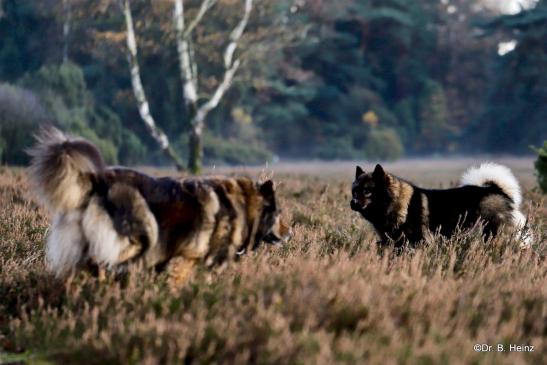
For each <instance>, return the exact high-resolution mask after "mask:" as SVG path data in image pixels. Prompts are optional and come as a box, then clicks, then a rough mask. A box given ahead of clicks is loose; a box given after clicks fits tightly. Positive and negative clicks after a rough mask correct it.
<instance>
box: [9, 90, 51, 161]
mask: <svg viewBox="0 0 547 365" xmlns="http://www.w3.org/2000/svg"><path fill="white" fill-rule="evenodd" d="M47 120H48V115H47V112H46V110H45V109H44V108H43V107H42V105H41V103H40V101H39V100H38V98H37V97H36V96H35V95H34V94H33V93H32V92H30V91H28V90H25V89H22V88H20V87H17V86H14V85H10V84H0V156H1V161H2V163H8V164H24V163H27V161H28V156H27V155H26V154H25V153H24V149H25V148H27V147H30V146H31V144H32V134H33V132H35V131H36V130H37V127H38V126H39V125H40V124H43V123H46V122H47Z"/></svg>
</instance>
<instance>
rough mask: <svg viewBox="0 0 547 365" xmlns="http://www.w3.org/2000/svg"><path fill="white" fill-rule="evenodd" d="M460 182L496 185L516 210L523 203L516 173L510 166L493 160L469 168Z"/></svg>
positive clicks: (464, 183) (476, 184)
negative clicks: (514, 173)
mask: <svg viewBox="0 0 547 365" xmlns="http://www.w3.org/2000/svg"><path fill="white" fill-rule="evenodd" d="M460 183H461V185H475V186H487V185H496V186H497V187H498V188H500V189H501V191H503V192H504V194H505V195H507V196H508V197H509V198H510V199H511V201H512V203H513V209H514V210H518V209H519V207H520V204H521V203H522V193H521V190H520V185H519V183H518V181H517V179H516V178H515V175H513V173H512V172H511V170H510V169H509V168H508V167H505V166H502V165H498V164H496V163H493V162H486V163H483V164H481V165H480V166H478V167H476V166H473V167H471V168H469V169H468V170H467V171H466V172H464V174H463V175H462V177H461V180H460Z"/></svg>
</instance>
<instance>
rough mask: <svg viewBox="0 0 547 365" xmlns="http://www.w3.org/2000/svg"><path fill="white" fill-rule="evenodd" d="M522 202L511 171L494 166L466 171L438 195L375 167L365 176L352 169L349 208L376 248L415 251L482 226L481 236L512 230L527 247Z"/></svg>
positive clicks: (357, 169)
mask: <svg viewBox="0 0 547 365" xmlns="http://www.w3.org/2000/svg"><path fill="white" fill-rule="evenodd" d="M521 201H522V195H521V191H520V187H519V184H518V182H517V180H516V179H515V177H514V176H513V174H512V173H511V171H510V170H509V169H508V168H507V167H505V166H501V165H497V164H494V163H485V164H482V165H480V166H479V167H473V168H470V169H469V170H467V171H466V172H465V173H464V175H463V176H462V179H461V186H460V187H456V188H453V189H441V190H430V189H422V188H419V187H417V186H415V185H413V184H411V183H409V182H407V181H405V180H403V179H400V178H398V177H396V176H394V175H392V174H389V173H386V172H385V171H384V169H383V168H382V166H380V165H376V168H375V169H374V171H372V172H368V173H366V172H365V171H363V169H362V168H361V167H359V166H357V168H356V172H355V181H354V182H353V186H352V200H351V203H350V206H351V209H352V210H354V211H356V212H359V213H361V215H362V216H363V217H364V218H365V219H366V220H368V221H369V222H370V223H372V225H373V226H374V228H375V230H376V232H377V233H378V235H379V236H380V242H379V243H381V244H388V243H393V244H394V245H395V246H396V247H399V246H401V245H403V244H404V243H405V242H406V241H407V242H409V243H410V244H413V245H415V244H416V243H418V242H419V241H421V240H423V239H424V238H426V237H427V235H428V234H429V233H432V232H440V233H441V234H442V235H444V236H447V237H450V236H452V235H453V234H454V232H455V231H456V229H457V228H458V227H461V228H469V227H472V226H473V225H474V224H476V223H477V221H479V220H482V221H483V222H484V234H485V235H486V236H495V235H496V234H498V233H499V232H500V230H502V228H507V229H511V228H512V229H513V230H516V231H517V232H518V235H519V239H520V240H521V242H522V243H521V245H522V246H523V247H526V246H529V245H530V243H531V242H530V241H531V237H530V236H527V235H526V234H525V233H524V226H525V224H526V219H525V217H524V215H523V214H522V213H521V212H520V211H519V206H520V203H521Z"/></svg>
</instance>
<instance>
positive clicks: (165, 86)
mask: <svg viewBox="0 0 547 365" xmlns="http://www.w3.org/2000/svg"><path fill="white" fill-rule="evenodd" d="M546 2H547V1H546V0H540V1H538V2H537V4H536V5H535V7H533V8H532V9H529V10H526V11H523V12H521V13H519V14H515V15H509V16H501V17H499V16H493V13H492V12H487V11H479V10H477V9H479V8H480V7H477V5H478V4H479V3H481V2H480V0H471V1H468V2H465V1H462V0H458V1H457V2H456V3H455V2H452V1H451V2H450V3H446V4H445V2H434V3H432V2H430V1H427V0H416V1H410V0H385V1H378V0H340V2H327V1H315V2H305V4H304V3H302V4H295V3H294V1H292V0H279V1H275V2H266V1H263V2H257V3H256V8H255V10H256V11H254V12H253V15H252V17H251V19H250V22H249V24H248V27H247V29H246V32H245V36H244V37H243V39H242V42H241V44H240V47H239V48H238V55H241V56H243V60H244V61H245V62H244V67H241V68H240V69H239V70H238V74H237V77H236V79H235V80H234V83H233V85H232V87H231V88H230V90H229V91H228V92H227V93H226V94H225V96H224V98H223V100H222V102H221V104H220V105H219V107H218V108H216V109H215V110H214V111H213V112H212V113H210V114H209V115H208V117H207V130H208V133H209V136H210V137H211V138H214V140H215V141H217V142H219V143H220V144H216V143H215V144H213V145H211V146H209V147H207V150H206V155H205V156H204V157H205V160H208V159H209V161H214V162H215V163H217V162H221V160H223V162H228V161H232V162H233V161H238V163H242V162H243V161H250V160H253V158H244V157H241V155H244V154H246V152H243V149H244V148H243V147H239V146H246V147H245V148H247V146H253V147H252V149H253V151H254V152H252V153H250V154H251V155H252V156H254V155H260V156H261V157H260V158H258V159H257V161H261V160H263V158H264V157H266V155H268V154H269V155H271V154H275V155H279V156H280V157H281V158H325V159H352V158H361V157H362V156H363V155H364V154H366V155H367V156H370V158H377V157H372V156H375V155H374V153H375V152H374V151H371V150H369V148H370V147H368V146H369V145H370V144H371V141H373V143H372V144H374V143H376V142H374V141H376V140H378V139H380V140H382V139H385V138H386V134H385V133H386V131H389V132H387V133H388V134H387V135H390V136H391V137H392V134H393V133H396V134H397V139H398V140H399V141H400V142H401V143H402V145H403V150H404V151H405V152H407V153H409V154H430V153H451V152H461V151H460V150H458V148H461V146H467V147H468V148H469V149H474V150H476V151H483V150H488V151H494V152H502V151H504V152H519V153H521V152H522V153H527V152H529V150H528V149H527V146H528V145H530V144H535V145H539V144H540V143H542V142H543V140H545V139H547V129H545V128H544V127H543V124H544V121H545V120H546V119H547V109H546V108H547V107H546V106H545V103H544V102H543V100H546V99H547V94H546V92H545V90H547V88H546V87H545V85H547V73H545V72H544V70H545V65H546V64H547V50H546V49H545V45H544V44H545V42H544V40H545V39H546V38H547V30H546V28H547V25H546V24H547V10H546V9H547V6H546V5H545V4H546ZM0 4H1V6H2V9H1V10H2V14H3V16H2V17H0V35H1V38H2V42H1V43H0V79H2V80H7V81H8V82H11V83H17V84H18V85H21V86H23V87H24V88H26V89H29V90H31V91H32V92H33V93H35V94H36V95H38V97H39V100H40V103H41V104H43V106H44V108H45V109H46V111H47V113H48V114H49V117H50V118H51V119H53V120H55V123H57V124H58V125H59V126H61V127H62V128H64V129H67V130H69V131H72V132H74V133H81V134H83V135H85V136H90V138H91V139H92V140H94V141H102V142H99V143H101V144H102V148H103V150H104V151H105V152H106V153H107V154H108V155H109V160H110V161H111V162H115V161H117V162H119V163H131V164H134V163H141V164H142V163H163V162H165V160H164V158H163V157H162V155H161V153H159V152H158V148H157V145H156V143H155V142H154V140H153V139H152V138H150V136H149V135H148V133H147V131H146V129H145V128H144V126H143V123H142V121H141V120H140V116H139V113H138V109H137V105H136V103H135V100H134V97H133V92H132V89H131V81H130V77H129V70H128V66H127V61H126V55H125V53H124V46H123V41H124V20H123V16H122V14H121V12H120V11H119V9H118V8H117V7H116V6H115V5H112V4H110V5H108V4H103V5H98V3H97V2H90V1H82V2H76V3H74V4H73V14H72V15H73V17H72V22H71V27H70V30H71V33H70V35H69V56H70V59H71V60H72V61H73V62H74V63H73V64H71V63H67V64H63V65H59V62H60V60H61V56H62V50H63V47H64V39H63V36H62V31H61V29H62V27H63V21H64V20H65V13H64V10H63V2H62V1H60V0H51V1H48V2H47V4H45V3H44V4H42V2H29V1H17V0H3V1H1V2H0ZM154 4H155V3H154V2H152V1H149V0H146V1H139V2H135V4H133V5H134V7H133V13H134V18H135V24H136V27H137V29H136V30H137V34H138V43H139V44H138V45H139V61H140V68H141V76H142V79H143V84H144V88H145V91H146V94H147V96H148V99H149V103H150V109H151V110H152V113H153V115H154V117H155V119H156V122H157V124H158V125H159V126H160V127H161V128H162V129H163V130H164V131H165V132H166V133H167V134H168V136H169V137H170V140H171V141H174V142H175V143H174V147H175V148H176V149H177V150H179V151H183V150H184V146H185V145H184V143H179V142H178V141H183V140H184V138H183V136H185V135H186V134H187V133H188V130H189V120H190V118H189V114H188V113H187V110H185V103H184V100H183V96H182V90H181V84H180V82H181V80H180V75H179V69H178V64H177V56H176V47H175V46H174V45H175V43H174V38H173V36H174V34H173V29H172V24H171V20H170V19H171V18H170V17H166V16H165V14H166V13H168V12H169V13H170V12H171V11H172V9H171V6H172V4H170V3H165V4H162V5H158V6H154ZM481 4H482V3H481ZM452 5H454V6H456V12H455V13H452V12H451V11H448V10H449V9H448V8H449V7H451V6H452ZM197 6H199V2H189V4H188V8H187V11H188V13H187V14H188V17H189V18H191V17H192V16H193V15H194V14H195V13H196V11H197ZM238 10H239V9H238V8H237V6H234V7H224V6H217V7H214V8H212V9H211V10H210V11H209V12H208V13H207V15H206V17H205V18H204V20H203V22H201V23H200V24H199V25H198V27H197V29H196V37H195V39H193V42H194V43H193V49H194V51H195V56H196V60H197V61H198V63H199V70H200V72H199V74H200V75H201V76H200V77H201V79H200V80H199V81H200V84H201V85H202V86H203V87H202V88H201V92H200V98H201V96H202V95H201V94H203V97H206V96H207V95H210V93H211V92H213V91H214V89H215V87H216V85H218V82H219V81H220V80H221V77H219V75H221V74H222V59H220V58H221V55H222V52H218V51H219V49H222V48H223V47H224V46H225V42H226V39H227V38H228V36H229V32H230V29H231V27H232V26H233V25H234V24H236V23H237V21H238V19H239V16H240V12H239V11H238ZM479 21H480V22H479ZM479 23H480V24H482V30H483V32H484V35H485V36H483V37H476V36H475V34H477V32H476V30H477V29H476V27H475V26H476V25H477V24H479ZM509 39H514V40H516V41H517V47H516V49H515V50H514V51H513V52H510V53H508V54H506V55H505V56H503V57H497V56H496V54H495V49H496V47H497V45H498V43H499V42H500V41H501V40H509ZM455 40H457V42H456V41H455ZM76 64H77V65H78V66H76ZM18 80H19V81H18ZM203 100H204V99H200V101H203ZM236 108H239V109H241V110H244V111H245V113H244V114H246V115H245V118H244V119H248V120H250V121H251V122H250V123H247V122H244V123H242V122H241V120H240V119H238V117H237V115H236V116H234V114H233V110H234V109H236ZM369 112H373V113H374V114H375V115H376V116H377V118H378V125H377V126H376V127H377V130H376V131H373V130H372V129H371V128H370V126H367V125H363V116H364V115H366V113H369ZM391 137H390V138H388V139H391V140H395V139H393V138H391ZM208 138H209V137H208ZM226 141H230V142H226ZM236 141H237V142H236ZM224 142H226V143H227V145H231V144H233V145H234V146H236V147H234V148H232V147H229V148H225V147H226V146H225V145H224V144H222V143H224ZM6 143H8V142H6V141H3V142H0V145H5V146H4V150H5V151H7V150H9V151H11V150H12V149H11V148H8V147H7V146H6ZM26 143H27V142H24V143H22V144H21V145H24V144H26ZM237 145H239V146H237ZM393 145H397V143H396V142H393ZM218 146H221V147H218ZM217 147H218V148H217ZM249 148H250V147H249ZM255 149H256V150H255ZM259 150H262V151H269V152H267V153H265V154H261V153H260V152H258V151H259ZM388 150H391V148H388ZM15 151H16V152H14V153H15V154H16V155H17V154H18V153H19V152H20V149H19V148H16V149H15ZM17 151H19V152H17ZM394 151H400V149H399V148H395V149H394ZM207 153H212V154H213V155H212V156H207ZM224 153H226V156H223V155H222V154H224ZM381 155H382V156H387V155H386V154H385V153H382V154H381ZM396 155H398V153H395V154H394V155H393V156H396ZM238 156H239V157H238ZM224 157H225V158H224ZM7 158H8V160H10V161H19V162H17V163H24V162H25V159H24V157H22V155H20V156H19V157H13V156H12V157H7ZM389 158H393V157H389ZM245 163H248V162H245Z"/></svg>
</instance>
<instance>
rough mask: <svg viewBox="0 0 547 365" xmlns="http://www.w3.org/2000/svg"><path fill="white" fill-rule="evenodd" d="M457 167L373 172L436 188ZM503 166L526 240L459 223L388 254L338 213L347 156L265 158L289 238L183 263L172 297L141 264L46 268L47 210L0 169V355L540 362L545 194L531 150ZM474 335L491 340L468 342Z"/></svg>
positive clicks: (545, 297) (19, 178) (406, 164)
mask: <svg viewBox="0 0 547 365" xmlns="http://www.w3.org/2000/svg"><path fill="white" fill-rule="evenodd" d="M472 162H473V161H472V160H454V161H442V160H439V161H425V160H423V161H420V160H416V161H408V160H407V161H402V162H397V163H394V164H388V165H387V169H388V171H393V172H395V173H396V174H398V175H399V176H402V177H405V178H407V179H410V180H412V181H414V182H416V183H418V184H420V185H422V186H427V187H441V186H442V187H448V186H450V185H452V184H454V183H455V182H456V181H457V180H458V177H459V175H460V174H461V173H462V172H463V170H464V169H465V167H466V166H468V165H469V164H470V163H472ZM502 162H504V163H506V164H508V165H509V166H510V167H511V168H512V169H513V170H514V171H515V174H516V175H517V177H518V178H519V180H520V181H521V182H522V183H523V186H524V188H525V189H524V190H525V199H524V200H525V203H524V208H523V210H524V211H525V213H526V214H527V215H528V216H529V218H530V223H531V226H532V228H533V230H534V234H535V236H536V244H535V246H534V248H533V249H531V250H524V251H522V250H519V249H518V246H517V245H516V244H515V243H514V242H512V241H511V237H500V238H499V239H497V240H495V241H489V242H483V240H482V239H481V237H480V234H479V233H478V231H469V232H462V233H461V234H459V235H457V236H456V237H454V238H452V239H450V240H446V239H442V238H440V237H439V238H438V240H437V243H436V244H435V245H429V246H427V247H423V248H420V249H417V250H414V251H408V252H404V253H402V254H400V255H394V254H392V253H390V252H389V251H385V252H378V250H377V248H376V245H375V236H374V233H373V232H372V230H371V228H370V226H368V225H367V224H366V223H365V222H364V221H363V220H362V219H361V218H360V217H359V216H358V215H357V214H356V213H354V212H352V211H351V210H350V209H349V198H350V184H351V180H352V177H353V172H354V165H353V164H350V163H340V164H329V165H324V164H319V163H309V164H306V163H300V164H291V165H279V166H276V167H275V168H274V170H275V173H274V178H275V179H276V180H277V181H279V186H278V191H279V199H280V202H281V205H282V206H283V211H284V214H286V215H287V216H288V217H289V218H290V219H291V220H292V222H293V225H294V227H293V229H294V237H293V239H292V240H291V241H290V242H289V243H288V244H287V245H285V246H283V247H280V248H270V247H264V248H263V249H261V250H259V251H258V252H256V253H254V254H252V255H248V256H246V257H244V258H243V259H242V260H240V261H239V262H237V263H232V264H230V265H228V266H227V267H225V268H222V269H218V270H216V271H213V272H207V271H205V270H198V272H197V273H196V274H195V276H194V278H193V279H192V281H191V282H190V283H189V284H188V285H187V286H186V287H184V288H182V289H180V290H178V291H171V290H170V289H169V287H168V285H167V280H166V277H165V275H156V274H151V273H139V272H132V273H131V275H130V276H129V277H128V278H126V279H125V280H122V281H114V280H112V279H110V278H107V280H106V281H101V282H99V281H98V280H96V279H95V278H93V277H90V276H89V275H87V274H85V273H82V274H80V275H77V276H75V277H72V278H71V279H70V280H68V281H67V282H60V281H58V280H55V279H54V278H52V277H51V276H49V275H48V274H47V273H46V271H45V267H44V262H43V261H44V258H43V244H44V239H45V236H46V233H47V226H48V217H47V215H46V213H45V212H44V210H42V209H41V208H40V207H39V206H38V205H37V204H36V203H35V202H34V200H33V198H32V195H31V194H30V192H29V191H28V185H27V182H26V180H25V175H24V171H14V170H9V169H4V170H3V171H2V172H1V173H0V364H5V363H26V364H210V363H216V364H248V363H250V364H325V365H327V364H542V363H543V364H545V363H547V354H546V351H547V348H546V342H547V341H546V339H547V265H546V262H545V258H544V257H545V255H546V254H547V251H546V249H545V242H546V236H547V202H546V200H545V196H542V195H541V194H540V193H539V192H537V190H536V189H534V176H533V170H532V161H531V160H527V159H523V160H520V159H507V160H504V161H502ZM364 167H365V168H367V167H368V168H371V166H370V165H369V166H367V165H365V166H364ZM215 172H227V171H226V170H223V169H218V170H217V171H215ZM246 172H247V173H248V174H250V175H252V176H258V175H259V174H260V173H261V172H260V169H249V170H246ZM476 344H486V345H491V346H492V349H491V351H488V352H476V351H475V350H474V345H476ZM498 344H499V345H501V346H502V347H503V349H504V351H497V350H498ZM510 345H528V346H533V347H534V350H533V351H526V352H522V351H510V349H511V348H510ZM513 350H515V348H513Z"/></svg>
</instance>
